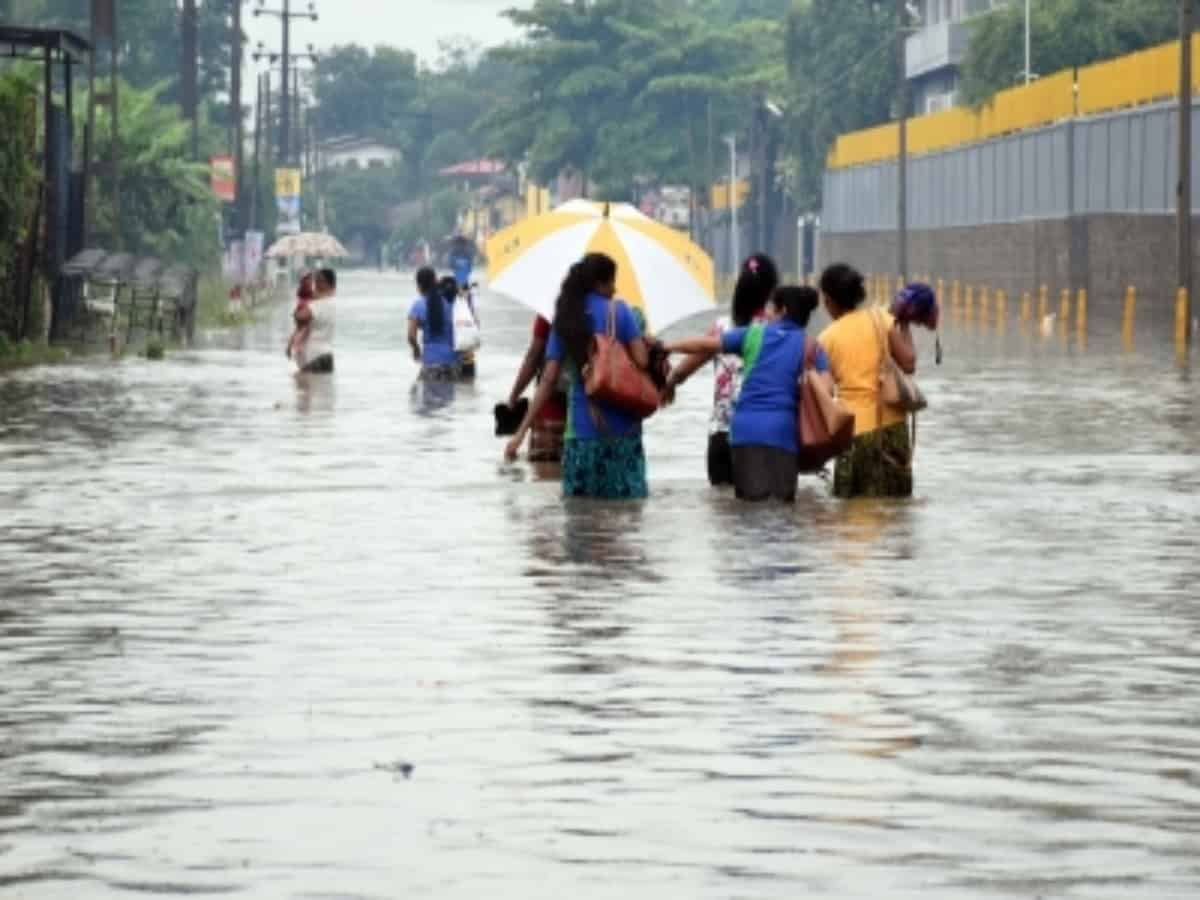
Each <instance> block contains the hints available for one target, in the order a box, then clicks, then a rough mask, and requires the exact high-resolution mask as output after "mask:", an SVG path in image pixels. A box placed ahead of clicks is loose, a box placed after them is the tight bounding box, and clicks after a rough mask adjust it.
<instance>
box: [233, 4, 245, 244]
mask: <svg viewBox="0 0 1200 900" xmlns="http://www.w3.org/2000/svg"><path fill="white" fill-rule="evenodd" d="M229 38H230V44H231V50H232V53H231V56H232V59H231V69H230V73H229V111H230V114H231V115H232V116H233V198H234V199H233V228H234V232H235V233H236V234H241V233H242V232H243V231H244V230H245V228H246V198H245V196H244V194H243V190H242V182H243V178H242V168H243V166H244V165H245V159H244V153H243V148H242V142H243V140H244V135H243V134H242V124H243V123H242V0H233V20H232V22H231V23H230V34H229Z"/></svg>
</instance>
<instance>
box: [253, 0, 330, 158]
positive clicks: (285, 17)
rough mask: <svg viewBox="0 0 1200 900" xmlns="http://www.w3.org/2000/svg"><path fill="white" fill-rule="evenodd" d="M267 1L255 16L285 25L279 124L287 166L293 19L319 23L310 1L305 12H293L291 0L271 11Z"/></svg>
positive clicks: (281, 153)
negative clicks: (275, 20)
mask: <svg viewBox="0 0 1200 900" xmlns="http://www.w3.org/2000/svg"><path fill="white" fill-rule="evenodd" d="M265 4H266V0H258V6H257V7H255V9H254V16H255V18H257V17H258V16H277V17H278V18H279V20H280V22H281V23H282V24H283V50H282V52H281V53H280V57H281V58H282V60H283V83H282V84H281V85H280V98H279V99H280V107H279V110H280V123H279V158H280V161H281V162H282V163H283V164H284V165H285V166H287V165H290V164H291V161H292V147H291V132H292V113H291V78H290V77H289V74H288V67H289V65H290V62H291V59H292V54H291V52H290V51H291V30H292V19H310V20H311V21H313V22H315V21H317V11H316V7H315V6H314V4H313V3H312V0H309V4H308V9H306V10H304V11H303V12H292V8H291V0H283V8H282V9H270V8H268V7H267V6H266V5H265Z"/></svg>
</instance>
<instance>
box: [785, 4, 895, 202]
mask: <svg viewBox="0 0 1200 900" xmlns="http://www.w3.org/2000/svg"><path fill="white" fill-rule="evenodd" d="M895 34H896V30H895V8H894V6H892V5H891V4H885V3H878V2H875V0H800V2H797V3H796V5H795V6H794V8H793V10H792V12H791V15H790V16H789V17H788V24H787V52H786V56H787V69H788V78H787V83H788V88H787V123H788V128H787V132H788V135H789V139H788V141H787V147H788V160H787V165H788V168H789V173H788V174H789V179H788V180H789V183H790V187H791V192H792V194H793V196H794V197H795V198H796V200H797V201H798V202H799V203H800V204H801V206H802V207H804V208H808V209H816V208H817V207H819V205H820V190H821V175H822V173H823V172H824V170H825V160H826V157H827V156H828V155H829V150H830V148H831V147H832V146H833V142H834V140H835V139H836V138H837V136H838V135H839V134H842V133H843V132H847V131H853V130H855V129H858V128H863V127H866V126H869V125H876V124H879V123H880V122H886V121H887V120H888V119H889V118H891V117H892V114H893V110H892V107H893V98H894V97H895V96H896V86H897V85H896V79H897V67H896V62H895V60H896V51H895V46H896V45H895Z"/></svg>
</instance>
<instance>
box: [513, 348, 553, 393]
mask: <svg viewBox="0 0 1200 900" xmlns="http://www.w3.org/2000/svg"><path fill="white" fill-rule="evenodd" d="M545 355H546V341H545V339H544V338H534V339H533V340H532V341H530V342H529V349H528V350H526V351H525V359H524V360H522V361H521V370H520V371H519V372H517V380H516V381H514V382H513V386H512V392H511V393H509V395H508V405H509V406H516V404H517V401H518V400H520V399H521V395H522V394H523V393H525V388H527V387H529V384H530V382H532V381H533V379H534V377H535V376H536V375H537V371H538V368H539V367H540V366H541V364H542V358H543V357H544V356H545Z"/></svg>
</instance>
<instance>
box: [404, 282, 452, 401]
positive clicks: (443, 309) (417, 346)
mask: <svg viewBox="0 0 1200 900" xmlns="http://www.w3.org/2000/svg"><path fill="white" fill-rule="evenodd" d="M417 289H418V290H419V291H420V292H421V296H420V297H418V298H417V299H416V300H415V301H413V305H412V308H411V309H409V311H408V345H409V346H410V347H411V348H412V352H413V359H414V360H415V361H416V362H418V363H420V364H421V378H423V379H424V380H426V381H452V380H454V379H455V378H457V377H458V354H457V353H455V352H454V307H453V304H452V303H450V301H448V300H447V299H446V298H445V296H443V294H442V292H441V290H439V288H438V278H437V273H436V272H435V271H434V270H433V269H431V268H429V267H425V268H423V269H421V270H420V271H418V272H417ZM418 334H420V337H421V339H420V341H418V340H417V335H418Z"/></svg>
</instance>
